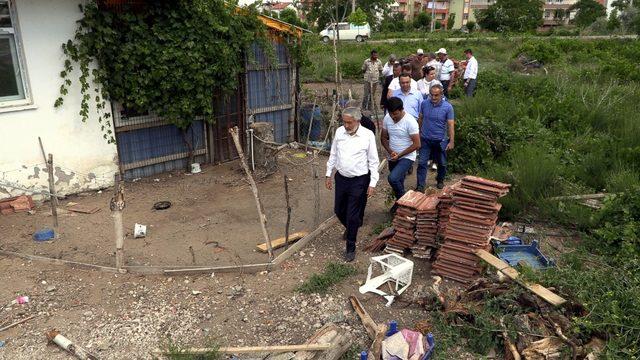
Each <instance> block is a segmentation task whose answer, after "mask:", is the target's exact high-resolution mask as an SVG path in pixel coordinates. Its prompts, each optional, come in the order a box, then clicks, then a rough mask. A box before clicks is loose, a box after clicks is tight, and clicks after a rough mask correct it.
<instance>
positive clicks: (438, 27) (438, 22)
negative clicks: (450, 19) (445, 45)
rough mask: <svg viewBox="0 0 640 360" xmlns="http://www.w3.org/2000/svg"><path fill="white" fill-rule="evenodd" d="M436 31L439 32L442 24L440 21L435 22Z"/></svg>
mask: <svg viewBox="0 0 640 360" xmlns="http://www.w3.org/2000/svg"><path fill="white" fill-rule="evenodd" d="M435 28H436V30H440V29H442V22H441V21H440V20H436V26H435Z"/></svg>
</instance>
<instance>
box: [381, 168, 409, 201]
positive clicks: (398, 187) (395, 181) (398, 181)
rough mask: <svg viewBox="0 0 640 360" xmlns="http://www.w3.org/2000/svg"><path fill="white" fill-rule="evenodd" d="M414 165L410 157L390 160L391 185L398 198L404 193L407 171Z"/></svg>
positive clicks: (389, 178)
mask: <svg viewBox="0 0 640 360" xmlns="http://www.w3.org/2000/svg"><path fill="white" fill-rule="evenodd" d="M412 166H413V161H412V160H409V159H400V160H397V161H389V177H388V178H387V179H388V180H389V185H391V188H392V189H393V193H394V195H395V196H396V200H397V199H400V198H401V197H402V195H404V193H405V191H404V178H405V177H406V176H407V172H408V171H409V169H410V168H411V167H412Z"/></svg>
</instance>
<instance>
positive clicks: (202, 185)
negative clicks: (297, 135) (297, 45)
mask: <svg viewBox="0 0 640 360" xmlns="http://www.w3.org/2000/svg"><path fill="white" fill-rule="evenodd" d="M287 158H288V160H286V159H281V163H280V171H279V172H278V173H276V174H273V175H271V176H270V177H267V178H265V179H264V180H263V181H261V182H260V183H259V184H258V187H259V190H260V192H261V196H262V199H263V201H264V207H265V211H266V216H267V218H268V220H269V232H270V234H271V236H272V237H273V238H275V237H278V236H282V234H283V233H284V219H285V205H284V195H283V184H282V182H283V174H284V173H285V172H286V173H287V174H288V176H289V178H291V179H292V180H291V183H290V190H291V195H292V206H293V219H292V222H291V224H292V225H291V231H292V232H293V231H301V230H312V227H313V224H312V223H313V205H314V203H313V202H314V200H313V190H312V189H313V187H312V186H313V185H312V183H313V182H312V180H311V176H310V173H311V166H310V165H308V164H306V165H299V166H296V165H293V164H291V161H293V162H296V163H298V164H301V163H304V162H306V161H308V159H300V158H295V157H293V156H290V157H287ZM325 161H326V158H323V159H321V160H320V171H324V166H325V165H324V162H325ZM386 175H387V173H386V171H383V173H382V174H381V176H380V182H379V186H378V188H377V192H376V194H375V195H374V196H373V197H372V199H370V201H369V203H368V206H367V210H366V216H365V223H364V226H363V227H362V228H361V230H360V232H359V236H358V238H359V240H358V255H357V258H356V261H355V263H354V265H355V267H356V268H357V271H358V273H357V274H356V275H354V276H352V277H349V278H348V279H346V280H345V281H344V282H342V283H341V284H339V285H338V286H335V287H333V288H331V289H330V290H329V291H328V292H327V293H326V294H312V295H306V294H301V293H298V292H296V291H295V289H296V287H298V286H299V285H300V284H301V283H303V282H304V281H305V280H306V279H308V278H309V276H310V275H311V274H313V273H319V272H321V271H322V269H323V268H324V266H325V265H326V263H327V262H329V261H334V262H341V261H342V253H343V251H344V243H343V241H342V240H340V238H341V234H342V232H343V230H344V229H343V227H342V226H341V225H336V226H334V227H333V228H331V229H329V230H328V231H327V232H325V233H324V234H323V235H322V236H320V237H318V238H317V239H315V240H314V241H312V242H311V243H310V244H309V245H307V246H306V247H305V248H304V249H302V250H301V251H299V252H297V253H296V254H295V255H294V256H292V257H291V258H289V259H288V260H286V261H285V262H284V263H283V264H281V265H280V266H279V267H277V268H274V269H273V270H272V271H270V272H262V273H257V274H242V273H225V274H223V273H212V274H205V275H199V276H175V277H167V276H155V275H148V276H142V275H133V274H110V273H104V272H99V271H93V270H78V269H71V268H69V267H65V266H60V265H50V264H46V263H42V262H37V261H25V260H20V259H15V258H8V257H0V284H2V285H3V286H0V328H1V327H2V326H4V325H5V324H9V323H12V322H14V321H17V320H20V319H22V318H25V317H27V316H31V315H36V316H37V317H36V318H34V319H31V320H29V321H28V322H26V323H24V324H22V325H19V326H16V327H14V328H11V329H9V330H6V331H2V332H0V341H4V342H5V344H4V346H2V347H0V359H12V360H13V359H16V360H21V359H30V360H31V359H70V358H71V357H70V356H69V355H68V354H66V353H64V352H63V351H61V350H60V349H59V348H57V347H55V346H52V345H47V341H46V338H45V335H44V334H45V332H46V331H49V330H51V329H53V328H56V329H58V330H59V331H60V332H61V333H62V334H64V335H65V336H67V337H68V338H69V339H72V340H73V341H75V342H77V343H78V344H80V345H82V346H84V347H86V348H88V349H89V350H91V351H92V352H94V353H95V354H96V355H98V357H99V358H100V359H151V358H152V356H151V355H150V351H152V350H154V349H156V348H157V347H158V346H160V344H161V343H162V342H163V341H166V340H167V339H171V340H172V341H174V342H178V343H180V344H187V345H194V346H202V345H207V339H213V341H215V342H216V343H218V344H223V345H228V346H258V345H278V344H298V343H303V342H304V341H305V340H306V339H308V338H309V337H310V336H311V335H313V333H314V332H315V331H317V330H318V329H319V328H320V327H322V326H323V325H324V324H326V323H329V322H334V323H336V324H338V325H339V326H340V327H342V328H344V329H345V330H346V331H348V332H350V333H351V334H352V335H354V337H355V339H356V343H355V344H354V346H355V347H356V348H358V349H364V348H366V347H367V346H368V345H369V340H368V337H367V335H366V333H365V331H364V328H363V326H362V324H361V322H360V320H359V319H358V318H357V316H356V315H355V313H354V312H353V310H352V309H351V306H350V304H349V301H348V297H349V296H350V295H356V296H357V297H358V298H359V299H361V301H362V303H363V304H364V306H365V307H366V308H367V310H368V311H369V313H370V314H371V315H372V317H373V318H374V320H375V321H377V322H387V321H390V320H396V321H398V324H399V326H400V327H408V328H411V327H413V326H414V325H415V323H416V322H417V321H419V320H423V319H428V318H429V313H427V312H426V311H425V310H424V308H422V307H421V306H419V305H416V304H415V303H413V300H416V299H419V298H423V297H424V296H426V294H427V288H428V287H429V286H430V284H431V283H432V279H431V277H430V263H429V261H427V260H421V259H413V258H411V259H412V260H413V261H414V263H415V265H414V271H413V281H412V285H411V286H410V287H409V289H408V290H407V292H405V293H404V294H403V296H402V297H401V299H399V300H398V301H397V302H396V303H394V304H393V305H392V306H391V307H385V306H384V304H385V302H384V301H383V299H382V298H381V297H379V296H378V295H373V294H366V295H361V294H359V292H358V287H359V286H360V285H361V284H362V283H363V282H364V280H365V279H366V271H367V266H368V264H369V257H370V256H373V255H378V254H370V253H364V252H363V251H362V248H363V247H364V246H365V245H366V244H367V243H368V241H369V239H370V238H371V237H372V235H373V232H374V229H375V228H377V227H379V226H380V224H383V223H385V222H387V221H389V220H390V217H389V214H388V207H389V204H388V202H387V196H388V192H389V186H388V184H387V182H386ZM430 176H431V178H430V184H433V178H432V176H433V174H432V173H430ZM406 185H407V187H408V188H413V187H414V186H415V173H414V175H410V176H409V177H408V178H407V182H406ZM320 190H321V204H320V205H321V206H320V208H321V220H324V219H326V218H327V217H329V216H330V215H331V213H332V204H333V192H329V191H327V190H326V189H324V187H322V188H321V189H320ZM111 191H112V190H110V189H105V190H104V191H102V192H94V193H89V194H83V195H81V196H74V197H70V198H68V199H66V200H65V201H63V202H62V205H63V207H64V205H65V204H66V203H67V202H77V203H80V204H82V205H95V206H99V207H100V208H101V210H100V211H99V212H97V213H95V214H91V215H85V214H73V213H67V212H64V214H62V215H61V216H60V223H61V237H60V239H57V240H55V241H53V242H51V243H35V242H34V241H33V240H32V239H31V234H32V233H33V231H34V230H36V229H39V228H42V227H45V226H49V225H50V223H51V217H50V216H47V212H48V204H45V205H44V206H40V207H38V208H37V209H36V213H35V215H28V214H14V215H10V216H0V234H1V239H0V247H1V248H2V249H4V250H11V251H21V252H26V253H30V254H41V255H45V256H52V257H60V258H62V259H68V260H75V261H82V262H92V263H96V264H101V265H109V266H112V265H113V264H114V255H113V252H114V250H113V247H114V246H113V224H112V220H111V217H110V215H109V210H108V200H109V198H110V196H111ZM126 200H127V208H126V210H125V213H124V220H125V227H126V228H127V231H128V233H129V234H128V236H127V238H126V240H125V246H126V254H127V262H128V264H138V265H142V264H152V265H192V264H193V258H192V255H191V253H190V251H189V246H192V248H193V250H194V254H195V264H196V265H207V266H218V265H234V264H240V263H243V264H246V263H251V262H265V261H267V255H265V254H261V253H257V252H255V251H254V248H255V245H256V243H258V242H261V239H262V235H261V231H260V227H259V224H258V220H257V215H256V210H255V203H254V201H253V198H252V196H251V192H250V189H249V186H248V184H247V183H246V181H245V180H243V173H242V172H241V169H240V166H239V163H238V162H231V163H227V164H223V165H218V166H205V167H204V169H203V173H201V174H197V175H186V174H184V173H179V172H175V173H171V174H163V175H162V176H158V177H157V180H156V178H148V179H142V180H139V181H136V182H133V183H127V184H126ZM161 200H169V201H171V202H172V204H173V206H172V207H171V208H170V209H168V210H165V211H153V210H151V207H152V205H153V203H155V202H156V201H161ZM135 222H138V223H142V224H145V225H147V226H148V235H147V237H146V238H144V239H133V238H132V236H131V233H132V231H133V224H134V223H135ZM541 228H543V227H542V226H540V225H536V229H541ZM552 235H553V237H546V236H544V234H543V233H540V232H539V233H538V234H537V235H535V236H536V237H537V238H539V239H540V240H542V241H541V243H542V248H543V250H544V251H546V252H547V253H548V254H550V255H552V256H553V254H557V253H558V252H561V251H563V247H562V243H564V242H567V241H573V240H572V239H571V238H570V237H567V236H566V235H565V234H564V233H562V232H557V231H556V232H552ZM206 241H218V242H219V245H220V246H221V248H215V247H213V246H212V245H205V244H204V243H205V242H206ZM457 286H458V285H457V284H455V283H451V282H448V281H445V287H457ZM19 295H28V296H29V297H30V299H31V300H30V302H29V303H27V304H23V305H9V306H6V307H4V308H3V305H5V304H9V303H10V301H11V300H12V299H15V298H16V297H17V296H19ZM437 336H438V335H437V334H436V342H437V341H438V339H437ZM449 351H451V349H449ZM447 354H451V352H448V353H447ZM435 358H437V359H444V358H451V357H450V356H449V355H445V354H443V353H436V357H435ZM455 358H457V359H466V358H469V359H471V358H475V357H473V356H470V355H468V354H463V353H460V355H457V356H455Z"/></svg>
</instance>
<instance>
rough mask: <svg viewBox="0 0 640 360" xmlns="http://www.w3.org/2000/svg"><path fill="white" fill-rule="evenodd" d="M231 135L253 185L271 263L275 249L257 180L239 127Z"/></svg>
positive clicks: (252, 188)
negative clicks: (248, 160) (246, 154)
mask: <svg viewBox="0 0 640 360" xmlns="http://www.w3.org/2000/svg"><path fill="white" fill-rule="evenodd" d="M229 134H231V137H232V138H233V143H234V144H235V145H236V150H237V151H238V156H239V157H240V164H241V165H242V167H243V168H244V172H245V173H246V174H247V180H249V185H251V191H252V192H253V197H254V199H255V200H256V208H257V209H258V216H259V217H260V227H261V228H262V235H263V236H264V240H265V243H266V244H267V251H268V252H269V261H271V260H273V248H272V247H271V239H270V238H269V233H268V232H267V217H266V216H265V215H264V210H263V208H262V202H261V201H260V195H259V194H258V187H257V186H256V182H255V180H253V176H251V170H249V165H247V160H246V158H245V156H244V151H242V145H241V144H240V137H239V136H238V127H237V126H234V127H232V128H230V129H229Z"/></svg>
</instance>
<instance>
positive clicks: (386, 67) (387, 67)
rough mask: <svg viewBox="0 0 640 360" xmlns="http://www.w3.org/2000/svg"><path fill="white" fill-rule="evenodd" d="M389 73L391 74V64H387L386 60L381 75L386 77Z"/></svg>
mask: <svg viewBox="0 0 640 360" xmlns="http://www.w3.org/2000/svg"><path fill="white" fill-rule="evenodd" d="M389 75H393V64H391V65H389V63H388V62H386V63H385V64H384V66H383V67H382V77H385V78H386V77H387V76H389Z"/></svg>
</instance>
